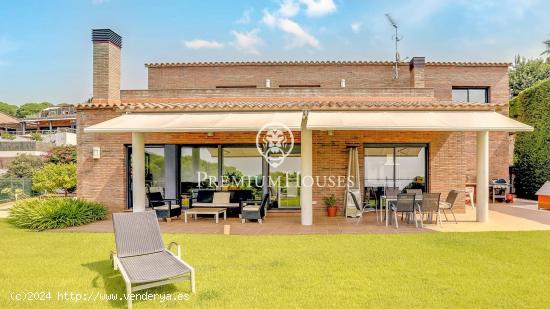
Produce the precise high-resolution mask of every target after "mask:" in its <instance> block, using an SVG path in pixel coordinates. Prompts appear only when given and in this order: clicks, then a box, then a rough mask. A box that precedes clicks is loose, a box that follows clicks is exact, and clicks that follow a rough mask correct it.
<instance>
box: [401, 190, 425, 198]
mask: <svg viewBox="0 0 550 309" xmlns="http://www.w3.org/2000/svg"><path fill="white" fill-rule="evenodd" d="M405 191H407V193H412V194H415V195H416V197H417V198H418V196H419V195H420V196H421V195H422V189H407V190H405Z"/></svg>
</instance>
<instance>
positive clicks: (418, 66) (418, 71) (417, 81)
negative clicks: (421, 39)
mask: <svg viewBox="0 0 550 309" xmlns="http://www.w3.org/2000/svg"><path fill="white" fill-rule="evenodd" d="M425 66H426V58H424V57H413V58H412V59H411V62H410V63H409V70H410V71H411V74H410V75H411V77H410V80H411V88H424V87H425V78H424V67H425Z"/></svg>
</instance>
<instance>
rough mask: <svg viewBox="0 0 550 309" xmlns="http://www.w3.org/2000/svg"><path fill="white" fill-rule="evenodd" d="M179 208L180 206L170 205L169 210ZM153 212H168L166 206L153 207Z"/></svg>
mask: <svg viewBox="0 0 550 309" xmlns="http://www.w3.org/2000/svg"><path fill="white" fill-rule="evenodd" d="M178 208H180V205H172V207H171V209H178ZM155 210H168V205H163V206H157V207H155Z"/></svg>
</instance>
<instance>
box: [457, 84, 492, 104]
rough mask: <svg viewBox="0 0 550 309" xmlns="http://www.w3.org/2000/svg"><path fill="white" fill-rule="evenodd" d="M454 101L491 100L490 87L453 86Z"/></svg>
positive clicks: (478, 101)
mask: <svg viewBox="0 0 550 309" xmlns="http://www.w3.org/2000/svg"><path fill="white" fill-rule="evenodd" d="M453 102H475V103H488V102H489V88H488V87H453Z"/></svg>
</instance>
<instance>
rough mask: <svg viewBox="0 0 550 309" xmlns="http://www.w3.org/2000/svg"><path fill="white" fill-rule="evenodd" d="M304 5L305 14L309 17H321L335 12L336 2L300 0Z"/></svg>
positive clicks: (328, 0) (330, 0)
mask: <svg viewBox="0 0 550 309" xmlns="http://www.w3.org/2000/svg"><path fill="white" fill-rule="evenodd" d="M300 2H302V3H303V4H305V6H306V15H307V16H309V17H321V16H325V15H327V14H331V13H334V12H336V10H337V8H336V4H335V3H334V1H333V0H300Z"/></svg>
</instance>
